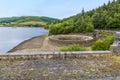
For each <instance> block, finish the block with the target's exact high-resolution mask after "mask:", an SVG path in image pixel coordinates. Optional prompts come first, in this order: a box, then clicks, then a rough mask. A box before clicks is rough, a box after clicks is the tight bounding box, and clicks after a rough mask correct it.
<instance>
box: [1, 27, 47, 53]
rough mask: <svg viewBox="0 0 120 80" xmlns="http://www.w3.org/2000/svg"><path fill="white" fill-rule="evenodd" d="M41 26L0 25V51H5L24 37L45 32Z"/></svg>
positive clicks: (24, 38) (27, 37) (28, 37)
mask: <svg viewBox="0 0 120 80" xmlns="http://www.w3.org/2000/svg"><path fill="white" fill-rule="evenodd" d="M47 33H48V31H47V30H45V29H43V28H28V27H25V28H23V27H14V28H13V27H0V53H5V52H7V51H9V50H10V49H12V48H13V47H15V46H16V45H18V44H19V43H21V42H22V41H24V40H26V39H30V38H32V37H35V36H39V35H43V34H47Z"/></svg>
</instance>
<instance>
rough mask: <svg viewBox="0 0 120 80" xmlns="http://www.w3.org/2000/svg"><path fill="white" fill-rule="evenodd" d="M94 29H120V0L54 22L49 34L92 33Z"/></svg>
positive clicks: (50, 26)
mask: <svg viewBox="0 0 120 80" xmlns="http://www.w3.org/2000/svg"><path fill="white" fill-rule="evenodd" d="M94 29H107V30H108V29H120V0H113V1H112V2H110V1H109V2H108V3H107V4H105V3H104V4H103V5H102V6H100V7H98V8H96V9H93V10H91V11H87V12H85V11H84V9H83V10H82V12H81V13H79V14H77V15H75V16H71V17H69V18H65V19H63V20H59V21H56V22H54V23H52V24H50V25H49V33H50V34H68V33H81V32H82V33H83V32H93V31H94Z"/></svg>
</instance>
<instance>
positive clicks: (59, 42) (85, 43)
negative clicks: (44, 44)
mask: <svg viewBox="0 0 120 80" xmlns="http://www.w3.org/2000/svg"><path fill="white" fill-rule="evenodd" d="M49 41H50V42H52V43H53V44H57V45H60V46H66V45H70V44H80V45H81V46H90V45H92V44H93V42H94V40H93V39H92V40H84V41H81V40H59V39H56V38H53V37H49Z"/></svg>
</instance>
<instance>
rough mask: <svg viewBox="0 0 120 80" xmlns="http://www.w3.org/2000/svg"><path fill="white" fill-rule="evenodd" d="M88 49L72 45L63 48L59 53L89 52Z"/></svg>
mask: <svg viewBox="0 0 120 80" xmlns="http://www.w3.org/2000/svg"><path fill="white" fill-rule="evenodd" d="M89 50H90V47H82V46H80V45H79V44H73V45H69V46H63V47H61V48H60V51H89Z"/></svg>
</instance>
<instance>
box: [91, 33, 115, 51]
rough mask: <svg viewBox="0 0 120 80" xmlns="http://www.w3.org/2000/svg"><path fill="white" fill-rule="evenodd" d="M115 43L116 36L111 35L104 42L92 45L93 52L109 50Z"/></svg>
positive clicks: (100, 41) (99, 41)
mask: <svg viewBox="0 0 120 80" xmlns="http://www.w3.org/2000/svg"><path fill="white" fill-rule="evenodd" d="M113 41H114V35H109V36H108V37H107V38H105V39H102V40H97V41H96V42H95V43H94V44H93V45H92V50H109V48H110V45H111V44H112V43H113Z"/></svg>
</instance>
